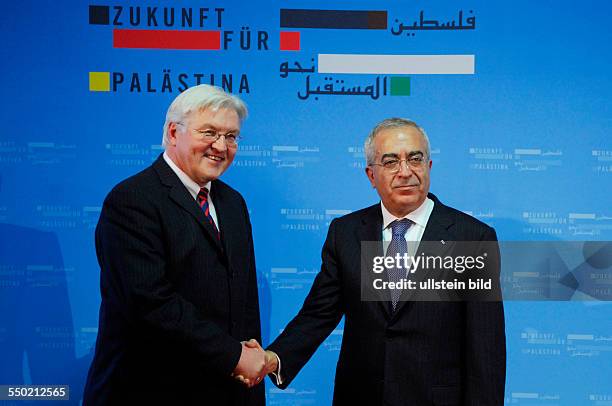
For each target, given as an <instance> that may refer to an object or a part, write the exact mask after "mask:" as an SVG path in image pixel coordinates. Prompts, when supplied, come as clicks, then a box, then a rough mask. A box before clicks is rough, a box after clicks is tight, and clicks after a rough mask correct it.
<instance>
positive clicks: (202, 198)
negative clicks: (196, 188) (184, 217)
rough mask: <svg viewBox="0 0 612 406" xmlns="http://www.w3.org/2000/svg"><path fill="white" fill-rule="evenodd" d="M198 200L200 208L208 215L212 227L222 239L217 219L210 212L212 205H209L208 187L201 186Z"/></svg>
mask: <svg viewBox="0 0 612 406" xmlns="http://www.w3.org/2000/svg"><path fill="white" fill-rule="evenodd" d="M196 200H197V202H198V205H200V208H201V209H202V211H203V212H204V216H206V219H207V220H208V222H209V223H210V225H211V226H212V228H213V229H214V230H215V232H216V234H217V238H218V239H219V240H221V234H220V233H219V229H218V228H217V225H216V224H215V220H214V219H213V218H212V216H211V214H210V206H209V205H208V189H206V188H205V187H203V188H200V192H199V193H198V196H197V198H196Z"/></svg>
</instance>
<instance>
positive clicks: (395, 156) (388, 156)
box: [380, 153, 399, 161]
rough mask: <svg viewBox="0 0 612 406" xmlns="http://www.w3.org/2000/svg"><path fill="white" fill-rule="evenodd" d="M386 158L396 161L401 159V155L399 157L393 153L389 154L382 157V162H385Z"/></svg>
mask: <svg viewBox="0 0 612 406" xmlns="http://www.w3.org/2000/svg"><path fill="white" fill-rule="evenodd" d="M385 158H395V159H399V155H397V154H392V153H389V154H384V155H383V156H381V157H380V160H381V161H384V160H385Z"/></svg>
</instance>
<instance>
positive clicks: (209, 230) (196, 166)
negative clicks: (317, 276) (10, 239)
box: [84, 85, 265, 406]
mask: <svg viewBox="0 0 612 406" xmlns="http://www.w3.org/2000/svg"><path fill="white" fill-rule="evenodd" d="M246 115H247V109H246V106H245V105H244V103H243V102H242V101H241V100H240V99H238V98H237V97H235V96H232V95H230V94H227V93H225V92H224V91H223V90H221V89H220V88H217V87H213V86H208V85H199V86H195V87H192V88H190V89H187V90H186V91H185V92H183V93H182V94H180V95H179V96H177V97H176V99H175V100H174V101H173V102H172V104H171V105H170V107H169V109H168V112H167V115H166V121H165V123H164V128H163V146H164V148H165V152H164V153H163V154H162V155H161V156H160V157H159V158H158V159H157V160H156V161H155V162H154V163H153V164H152V165H151V166H150V167H148V168H146V169H145V170H143V171H142V172H140V173H138V174H136V175H134V176H132V177H130V178H128V179H126V180H124V181H123V182H121V183H119V184H118V185H117V186H115V187H114V188H113V190H112V191H111V192H110V193H109V194H108V196H107V197H106V199H105V201H104V206H103V208H102V213H101V215H100V219H99V222H98V226H97V228H96V252H97V256H98V262H99V264H100V269H101V295H102V303H101V306H100V320H99V331H98V339H97V342H96V349H95V356H94V359H93V362H92V365H91V368H90V371H89V375H88V378H87V384H86V388H85V395H84V405H120V404H134V405H136V404H139V405H157V404H160V405H161V404H165V405H196V404H198V405H258V406H263V405H264V403H265V398H264V388H263V386H262V385H261V387H256V388H253V389H248V388H247V387H245V386H244V385H242V384H241V383H240V382H238V381H237V380H236V379H235V378H234V377H233V376H239V377H241V379H245V380H247V379H250V380H252V381H259V380H260V379H261V375H262V370H263V367H264V365H265V354H264V352H263V351H262V350H261V349H259V348H252V346H251V347H249V346H246V345H245V343H244V342H245V341H246V340H249V339H256V340H258V341H261V331H260V320H259V302H258V297H257V279H256V272H255V258H254V251H253V239H252V232H251V223H250V220H249V214H248V211H247V206H246V203H245V201H244V199H243V198H242V196H241V195H240V194H239V193H238V192H237V191H235V190H234V189H232V188H231V187H230V186H228V185H227V184H225V183H224V182H222V181H221V180H219V179H218V178H219V176H221V174H223V172H225V170H226V169H227V168H228V167H229V166H230V165H231V163H232V161H233V159H234V157H235V155H236V150H237V144H238V142H239V139H240V127H241V124H242V121H243V120H244V119H245V118H246Z"/></svg>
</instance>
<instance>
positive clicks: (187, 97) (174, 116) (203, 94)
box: [162, 85, 248, 148]
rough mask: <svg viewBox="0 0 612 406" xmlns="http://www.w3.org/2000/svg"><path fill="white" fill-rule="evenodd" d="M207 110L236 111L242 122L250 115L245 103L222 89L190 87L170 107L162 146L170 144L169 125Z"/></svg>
mask: <svg viewBox="0 0 612 406" xmlns="http://www.w3.org/2000/svg"><path fill="white" fill-rule="evenodd" d="M207 109H210V110H213V111H217V110H219V109H231V110H234V111H235V112H236V113H237V114H238V118H239V119H240V122H242V121H243V120H244V119H245V118H246V117H247V115H248V110H247V107H246V105H245V104H244V102H243V101H242V100H240V99H239V98H238V97H236V96H234V95H231V94H229V93H226V92H225V91H224V90H223V89H221V88H220V87H217V86H210V85H197V86H194V87H190V88H189V89H187V90H185V91H184V92H183V93H181V94H179V95H178V96H176V98H175V99H174V101H172V104H170V107H168V112H167V113H166V122H165V123H164V131H163V137H162V146H163V147H164V148H165V147H166V144H167V143H168V124H170V123H179V122H181V121H182V120H184V119H185V117H186V116H187V115H188V114H189V113H191V112H192V111H197V110H207Z"/></svg>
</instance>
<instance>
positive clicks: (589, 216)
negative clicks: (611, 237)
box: [569, 213, 595, 220]
mask: <svg viewBox="0 0 612 406" xmlns="http://www.w3.org/2000/svg"><path fill="white" fill-rule="evenodd" d="M569 218H571V219H581V220H595V213H570V214H569Z"/></svg>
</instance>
